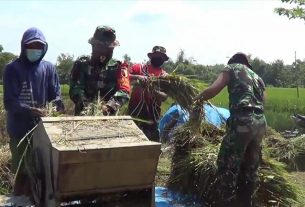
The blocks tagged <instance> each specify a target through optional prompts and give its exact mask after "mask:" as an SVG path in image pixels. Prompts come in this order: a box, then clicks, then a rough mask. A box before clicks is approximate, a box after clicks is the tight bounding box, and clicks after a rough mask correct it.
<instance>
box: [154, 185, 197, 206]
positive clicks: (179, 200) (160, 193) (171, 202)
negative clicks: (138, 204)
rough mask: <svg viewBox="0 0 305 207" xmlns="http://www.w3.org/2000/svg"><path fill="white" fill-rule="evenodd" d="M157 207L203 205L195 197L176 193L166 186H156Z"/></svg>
mask: <svg viewBox="0 0 305 207" xmlns="http://www.w3.org/2000/svg"><path fill="white" fill-rule="evenodd" d="M155 204H156V207H203V206H202V205H200V204H199V203H198V202H196V199H195V198H191V197H188V196H185V195H181V194H179V193H174V192H171V191H170V190H168V189H167V188H164V187H156V188H155Z"/></svg>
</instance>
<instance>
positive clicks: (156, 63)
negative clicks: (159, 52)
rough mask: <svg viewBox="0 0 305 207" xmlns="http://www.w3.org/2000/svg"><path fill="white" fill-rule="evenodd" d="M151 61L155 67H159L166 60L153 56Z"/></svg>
mask: <svg viewBox="0 0 305 207" xmlns="http://www.w3.org/2000/svg"><path fill="white" fill-rule="evenodd" d="M150 63H151V65H152V66H154V67H155V68H159V67H160V66H161V65H162V64H163V63H164V60H163V59H162V58H161V57H153V58H151V60H150Z"/></svg>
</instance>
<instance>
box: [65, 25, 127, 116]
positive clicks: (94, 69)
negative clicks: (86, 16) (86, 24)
mask: <svg viewBox="0 0 305 207" xmlns="http://www.w3.org/2000/svg"><path fill="white" fill-rule="evenodd" d="M89 43H90V44H91V45H92V55H91V57H87V56H82V57H80V58H78V60H77V61H76V62H75V63H74V66H73V68H72V71H71V76H70V78H71V80H70V91H69V94H70V98H71V100H72V101H73V102H74V104H75V115H80V114H81V112H82V111H83V109H84V107H85V106H86V105H87V104H88V103H91V102H94V101H96V100H97V99H98V97H100V99H101V100H102V101H104V102H105V105H103V106H102V112H103V114H104V115H114V114H115V113H116V112H117V110H118V109H119V108H120V107H121V106H122V105H123V104H124V103H125V102H127V101H128V100H129V93H130V84H129V73H128V64H126V63H121V62H119V61H115V60H113V59H112V55H113V49H114V47H115V46H118V45H119V43H118V41H117V40H116V33H115V30H114V29H112V28H111V27H107V26H98V27H97V28H96V30H95V33H94V35H93V37H92V38H90V39H89Z"/></svg>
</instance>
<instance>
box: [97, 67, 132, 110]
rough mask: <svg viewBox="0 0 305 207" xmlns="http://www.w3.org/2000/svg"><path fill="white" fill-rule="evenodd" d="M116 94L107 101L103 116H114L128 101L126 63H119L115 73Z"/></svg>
mask: <svg viewBox="0 0 305 207" xmlns="http://www.w3.org/2000/svg"><path fill="white" fill-rule="evenodd" d="M115 76H116V93H115V94H114V95H113V96H112V97H111V98H110V99H109V101H108V102H107V103H106V105H105V107H103V109H102V110H103V113H104V114H107V115H108V114H112V115H113V114H115V113H116V112H117V111H118V109H119V108H120V107H121V106H122V105H123V104H125V103H126V102H127V101H128V100H129V94H130V82H129V72H128V64H127V63H119V64H118V68H117V70H116V73H115Z"/></svg>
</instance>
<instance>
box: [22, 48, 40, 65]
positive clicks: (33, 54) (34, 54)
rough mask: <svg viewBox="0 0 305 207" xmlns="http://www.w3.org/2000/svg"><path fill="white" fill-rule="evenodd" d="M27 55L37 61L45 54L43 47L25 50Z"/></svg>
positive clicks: (31, 59) (30, 59) (29, 58)
mask: <svg viewBox="0 0 305 207" xmlns="http://www.w3.org/2000/svg"><path fill="white" fill-rule="evenodd" d="M25 54H26V57H27V58H28V60H29V61H30V62H32V63H33V62H36V61H37V60H39V59H40V58H41V56H42V55H43V50H41V49H26V50H25Z"/></svg>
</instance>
